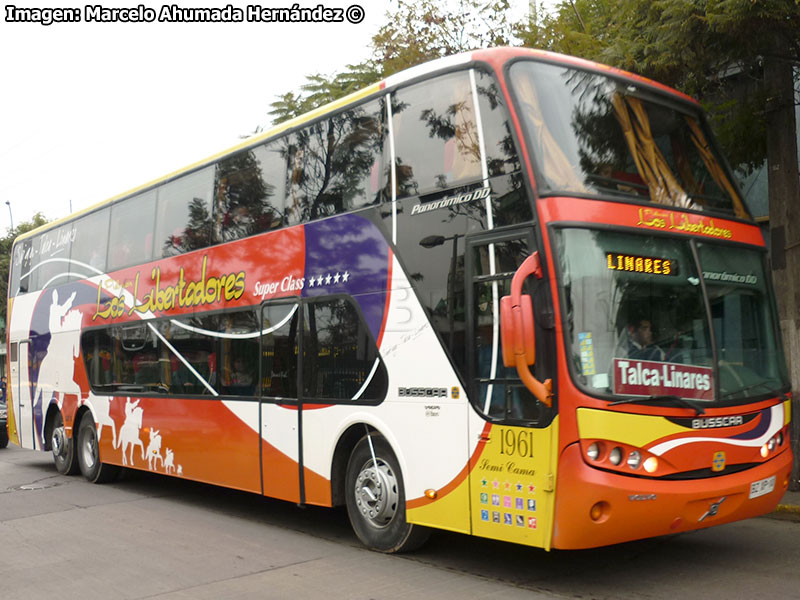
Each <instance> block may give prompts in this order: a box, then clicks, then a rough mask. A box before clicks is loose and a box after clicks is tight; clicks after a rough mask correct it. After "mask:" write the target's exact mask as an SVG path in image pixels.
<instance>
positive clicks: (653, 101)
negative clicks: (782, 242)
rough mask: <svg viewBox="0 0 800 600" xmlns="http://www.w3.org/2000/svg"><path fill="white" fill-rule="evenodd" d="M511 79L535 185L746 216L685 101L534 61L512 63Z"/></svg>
mask: <svg viewBox="0 0 800 600" xmlns="http://www.w3.org/2000/svg"><path fill="white" fill-rule="evenodd" d="M511 80H512V85H513V88H514V92H515V95H516V99H517V103H518V109H519V111H520V115H521V117H522V120H523V123H524V127H525V129H526V137H527V141H528V144H529V145H530V147H531V149H532V151H533V155H534V160H535V163H536V167H537V183H538V188H539V193H540V194H542V195H552V194H560V193H564V194H580V195H582V196H585V195H604V196H608V195H612V196H620V197H625V198H629V199H632V200H640V201H641V200H644V201H650V202H654V203H657V204H665V205H668V206H675V207H678V208H687V209H693V210H700V211H712V212H722V213H727V214H730V215H735V216H738V217H742V218H746V217H747V212H746V210H745V208H744V205H743V204H742V200H741V198H740V196H739V193H738V192H737V191H736V188H735V186H734V185H733V184H732V183H731V178H730V176H729V175H728V173H727V171H726V169H725V167H724V166H723V162H722V161H721V160H720V158H719V157H718V155H717V153H716V151H715V149H714V147H713V145H712V144H711V143H710V140H711V135H710V133H709V132H708V131H707V130H706V129H705V125H704V124H703V121H702V120H701V118H700V114H699V111H698V110H695V109H694V108H693V107H691V106H690V105H688V104H687V105H678V103H677V102H675V101H674V100H672V99H670V98H668V97H666V96H665V97H664V99H663V101H662V100H661V99H660V98H659V97H658V96H656V95H655V94H653V93H652V92H650V91H648V92H647V94H646V95H644V94H642V93H641V92H640V90H638V89H637V88H636V87H634V86H633V84H631V83H626V82H624V81H622V80H618V79H613V78H610V77H606V76H603V75H598V74H595V73H589V72H586V71H578V70H575V69H571V68H566V67H563V66H557V65H550V64H544V63H536V62H530V61H526V62H519V63H516V64H515V65H513V66H512V68H511Z"/></svg>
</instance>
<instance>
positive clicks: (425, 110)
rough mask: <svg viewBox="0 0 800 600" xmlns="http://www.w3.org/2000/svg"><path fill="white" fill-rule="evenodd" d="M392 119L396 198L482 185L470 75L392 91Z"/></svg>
mask: <svg viewBox="0 0 800 600" xmlns="http://www.w3.org/2000/svg"><path fill="white" fill-rule="evenodd" d="M392 121H393V123H392V124H393V128H394V143H395V153H396V162H397V188H398V189H397V197H398V198H404V197H406V196H416V195H420V194H428V193H431V192H436V191H439V190H444V189H448V188H452V187H456V186H458V185H463V184H467V183H471V182H473V181H480V179H481V149H480V143H479V136H478V129H477V119H476V115H475V106H474V104H473V101H472V92H471V88H470V80H469V74H468V73H466V72H462V73H453V74H450V75H445V76H443V77H438V78H436V79H432V80H430V81H425V82H422V83H419V84H416V85H412V86H411V87H408V88H405V89H402V90H399V91H397V92H395V93H394V94H393V97H392Z"/></svg>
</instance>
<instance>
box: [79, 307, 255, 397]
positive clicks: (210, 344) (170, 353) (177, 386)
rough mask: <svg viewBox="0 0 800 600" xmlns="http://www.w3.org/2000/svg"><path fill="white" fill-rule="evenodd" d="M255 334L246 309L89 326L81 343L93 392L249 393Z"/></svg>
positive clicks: (252, 383) (251, 315)
mask: <svg viewBox="0 0 800 600" xmlns="http://www.w3.org/2000/svg"><path fill="white" fill-rule="evenodd" d="M258 336H259V330H258V326H257V318H256V314H255V313H254V312H253V311H249V310H248V311H239V312H235V313H228V314H217V315H201V316H194V317H181V318H176V319H161V320H158V321H149V322H146V323H135V324H126V325H116V326H113V327H109V328H103V329H93V330H90V331H88V332H87V333H85V334H84V336H83V339H82V345H83V353H84V358H85V361H86V369H87V372H88V373H89V382H90V383H91V385H92V389H93V390H95V391H100V392H106V393H112V392H116V391H131V392H146V393H164V394H166V393H170V394H176V395H190V394H212V395H213V394H217V393H219V394H223V395H233V396H251V395H254V393H255V389H256V386H257V383H258V358H257V357H258Z"/></svg>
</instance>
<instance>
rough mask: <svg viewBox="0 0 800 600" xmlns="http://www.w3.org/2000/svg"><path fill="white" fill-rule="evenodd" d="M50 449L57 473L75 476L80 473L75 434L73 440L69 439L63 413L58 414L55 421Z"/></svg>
mask: <svg viewBox="0 0 800 600" xmlns="http://www.w3.org/2000/svg"><path fill="white" fill-rule="evenodd" d="M50 449H51V450H52V451H53V462H54V463H55V464H56V471H58V472H59V473H61V474H62V475H75V474H76V473H77V472H78V461H77V460H76V459H75V434H74V433H73V436H72V437H71V438H68V437H67V434H66V431H65V430H64V417H62V416H61V411H59V412H57V413H56V416H55V418H54V419H53V430H52V432H51V433H50Z"/></svg>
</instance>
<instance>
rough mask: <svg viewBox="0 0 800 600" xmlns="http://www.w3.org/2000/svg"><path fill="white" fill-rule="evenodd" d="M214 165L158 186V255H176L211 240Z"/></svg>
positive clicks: (208, 242) (195, 248)
mask: <svg viewBox="0 0 800 600" xmlns="http://www.w3.org/2000/svg"><path fill="white" fill-rule="evenodd" d="M213 191H214V169H213V168H210V167H209V168H207V169H203V170H202V171H198V172H196V173H191V174H189V175H185V176H184V177H181V178H180V179H176V180H174V181H170V182H169V183H167V184H165V185H163V186H161V187H160V188H159V190H158V213H157V214H158V219H157V222H156V238H155V239H156V247H155V255H156V256H174V255H175V254H181V253H183V252H189V251H191V250H197V249H198V248H204V247H206V246H208V245H209V244H210V242H211V196H212V194H213Z"/></svg>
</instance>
